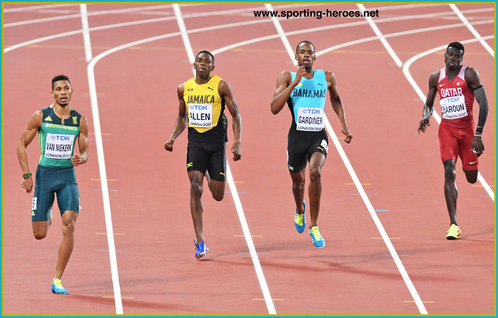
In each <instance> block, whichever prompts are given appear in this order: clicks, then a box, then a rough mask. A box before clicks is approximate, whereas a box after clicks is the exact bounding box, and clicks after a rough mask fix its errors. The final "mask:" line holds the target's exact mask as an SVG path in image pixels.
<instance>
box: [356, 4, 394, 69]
mask: <svg viewBox="0 0 498 318" xmlns="http://www.w3.org/2000/svg"><path fill="white" fill-rule="evenodd" d="M356 6H358V8H360V10H362V11H363V12H365V11H367V9H366V8H365V6H364V5H363V4H361V3H359V4H357V5H356ZM365 19H366V20H367V22H368V24H369V25H370V27H371V28H372V30H373V31H374V33H375V35H377V37H378V38H379V40H380V42H381V43H382V45H384V47H385V48H386V50H387V52H388V53H389V55H391V57H392V59H393V60H394V62H395V63H396V65H397V66H398V67H401V65H403V62H401V60H400V59H399V57H398V55H396V53H395V52H394V50H393V48H392V47H391V45H390V44H389V42H387V40H386V38H385V37H384V35H383V34H382V32H380V30H379V28H378V27H377V25H376V24H375V22H373V20H372V18H371V17H365Z"/></svg>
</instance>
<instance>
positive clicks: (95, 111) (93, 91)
mask: <svg viewBox="0 0 498 318" xmlns="http://www.w3.org/2000/svg"><path fill="white" fill-rule="evenodd" d="M82 6H84V5H82ZM80 9H81V7H80ZM85 9H86V8H85ZM86 18H87V16H86V15H85V14H83V12H82V14H81V19H82V21H83V19H86ZM85 24H86V26H87V27H88V20H87V21H86V22H82V25H83V29H84V26H85ZM84 45H85V51H87V50H89V51H90V52H91V48H87V46H88V45H90V41H89V38H88V41H86V40H85V41H84ZM96 62H97V60H92V61H90V63H89V64H88V65H87V74H88V86H89V90H90V102H91V106H92V119H93V127H94V131H95V145H96V147H97V159H98V163H99V174H100V185H101V187H102V201H103V205H104V216H105V224H106V232H107V245H108V247H109V261H110V265H111V278H112V285H113V290H114V303H115V307H116V314H117V315H122V314H123V304H122V300H121V287H120V284H119V275H118V262H117V259H116V246H115V243H114V234H113V233H114V229H113V226H112V217H111V202H110V199H109V188H108V185H107V173H106V168H105V157H104V145H103V141H102V130H101V129H100V116H99V106H98V101H97V88H96V85H95V74H94V69H93V68H94V65H95V63H96Z"/></svg>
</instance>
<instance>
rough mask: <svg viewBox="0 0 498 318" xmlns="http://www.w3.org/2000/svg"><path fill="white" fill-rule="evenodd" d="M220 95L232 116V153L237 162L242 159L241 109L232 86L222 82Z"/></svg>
mask: <svg viewBox="0 0 498 318" xmlns="http://www.w3.org/2000/svg"><path fill="white" fill-rule="evenodd" d="M218 93H219V94H220V97H222V98H223V99H224V100H225V105H226V106H227V108H228V111H229V112H230V115H232V129H233V138H234V140H233V145H232V153H233V160H234V161H237V160H239V159H240V157H241V150H240V140H241V139H240V138H241V136H242V118H241V117H240V113H239V108H238V107H237V102H236V101H235V98H234V97H233V93H232V89H231V88H230V84H228V82H227V81H225V80H222V81H221V82H220V84H219V85H218Z"/></svg>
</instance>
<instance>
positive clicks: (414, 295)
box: [277, 21, 427, 315]
mask: <svg viewBox="0 0 498 318" xmlns="http://www.w3.org/2000/svg"><path fill="white" fill-rule="evenodd" d="M277 23H280V22H278V21H277ZM283 36H285V33H284V35H283ZM290 50H292V49H290ZM287 51H288V52H287V53H288V54H289V56H294V55H293V52H292V51H289V49H287ZM291 60H292V62H293V63H294V65H295V66H297V65H298V63H297V61H296V59H294V58H291ZM324 122H325V127H326V128H327V130H328V133H329V135H330V136H331V138H332V141H333V143H334V145H335V147H336V149H337V151H338V153H339V155H340V156H341V159H342V161H343V162H344V165H345V166H346V169H347V170H348V172H349V175H350V176H351V178H352V179H353V182H354V184H355V186H356V188H357V189H358V192H359V193H360V196H361V198H362V200H363V202H364V204H365V206H366V207H367V210H368V212H369V213H370V216H371V217H372V219H373V221H374V223H375V225H376V226H377V230H378V231H379V233H380V235H381V237H382V240H383V241H384V243H385V244H386V246H387V249H388V250H389V253H390V254H391V257H392V258H393V261H394V263H395V264H396V267H397V268H398V271H399V273H400V274H401V277H402V278H403V281H404V282H405V285H406V287H407V288H408V290H409V292H410V294H411V296H412V298H413V300H414V302H415V304H416V305H417V308H418V310H419V312H420V313H421V314H423V315H426V314H427V310H426V309H425V306H424V304H423V302H422V299H421V298H420V296H419V294H418V292H417V290H416V288H415V286H414V285H413V282H412V281H411V279H410V276H409V275H408V273H407V271H406V269H405V266H404V265H403V262H401V259H400V258H399V255H398V253H397V252H396V249H395V248H394V246H393V244H392V242H391V240H390V239H389V236H388V235H387V233H386V230H385V229H384V226H383V225H382V222H381V221H380V219H379V217H378V216H377V213H376V212H375V209H374V207H373V205H372V203H371V202H370V199H368V195H367V194H366V192H365V190H364V189H363V186H362V183H361V181H360V179H359V178H358V176H357V175H356V172H355V171H354V168H353V166H352V165H351V162H350V161H349V159H348V157H347V155H346V153H345V151H344V149H343V148H342V145H341V143H340V142H339V139H338V138H337V136H336V134H335V132H334V130H333V129H332V125H330V122H329V120H328V118H327V116H324Z"/></svg>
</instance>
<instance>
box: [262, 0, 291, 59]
mask: <svg viewBox="0 0 498 318" xmlns="http://www.w3.org/2000/svg"><path fill="white" fill-rule="evenodd" d="M265 7H266V9H267V10H268V11H274V10H273V8H272V6H271V4H269V3H267V4H265ZM271 21H272V22H273V25H274V26H275V29H277V33H278V35H279V36H280V39H281V40H282V43H283V44H284V47H285V50H286V51H287V53H288V54H289V57H290V59H291V60H293V61H295V57H296V56H295V54H294V50H292V46H291V45H290V43H289V39H287V37H286V36H285V32H284V29H283V28H282V25H281V24H280V22H279V21H278V19H277V18H276V17H271ZM294 64H296V63H294Z"/></svg>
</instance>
